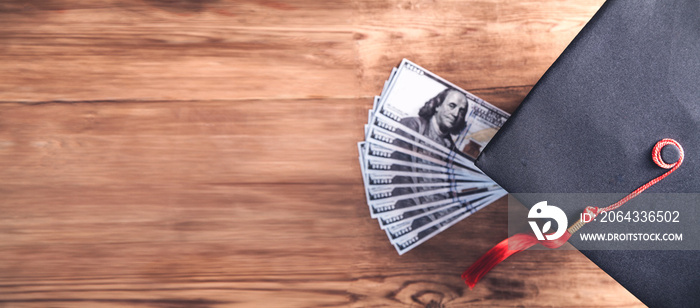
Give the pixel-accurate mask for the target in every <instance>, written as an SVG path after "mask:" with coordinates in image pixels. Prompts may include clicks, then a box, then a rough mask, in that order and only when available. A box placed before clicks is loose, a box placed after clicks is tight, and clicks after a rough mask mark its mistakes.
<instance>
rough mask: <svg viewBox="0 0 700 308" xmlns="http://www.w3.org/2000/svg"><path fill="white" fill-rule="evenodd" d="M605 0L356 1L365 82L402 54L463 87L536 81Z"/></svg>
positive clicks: (377, 84)
mask: <svg viewBox="0 0 700 308" xmlns="http://www.w3.org/2000/svg"><path fill="white" fill-rule="evenodd" d="M603 2H604V0H585V1H549V0H528V1H521V0H502V1H499V0H495V1H459V0H448V1H420V0H419V1H400V0H398V1H380V2H377V1H372V0H360V1H358V3H359V6H358V13H357V16H358V20H359V22H358V32H357V33H356V35H357V37H358V53H359V58H360V64H361V73H362V75H361V79H360V80H361V81H362V89H363V90H366V89H369V90H370V92H376V91H378V90H380V89H381V85H382V82H383V80H384V79H386V75H387V72H389V70H390V69H391V67H393V66H395V65H397V64H398V62H399V61H400V59H401V58H404V57H405V58H408V59H411V60H412V61H414V62H416V63H417V64H418V65H421V66H423V67H425V68H427V69H428V70H430V71H432V72H434V73H436V74H438V75H440V76H441V77H443V78H445V79H447V80H449V81H451V82H453V83H455V84H456V85H458V86H461V87H463V88H465V89H478V88H491V87H505V86H521V85H533V84H535V82H537V80H539V78H540V77H541V76H542V74H544V72H545V71H546V70H547V68H548V67H549V66H550V65H551V64H552V63H553V62H554V60H555V59H556V58H557V57H558V56H559V54H561V52H562V51H563V50H564V48H565V47H566V46H567V45H568V44H569V42H571V40H572V39H573V38H574V37H575V36H576V34H577V33H578V32H579V31H580V30H581V28H582V27H583V26H584V25H585V24H586V22H587V21H588V20H589V19H590V18H591V17H592V16H593V14H594V13H595V12H596V11H597V10H598V8H600V6H601V5H602V4H603Z"/></svg>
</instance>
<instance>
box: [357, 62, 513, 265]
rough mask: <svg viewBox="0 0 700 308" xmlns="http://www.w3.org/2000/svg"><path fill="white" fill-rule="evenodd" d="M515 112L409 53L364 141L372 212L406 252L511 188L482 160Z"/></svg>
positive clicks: (364, 172)
mask: <svg viewBox="0 0 700 308" xmlns="http://www.w3.org/2000/svg"><path fill="white" fill-rule="evenodd" d="M509 116H510V115H509V114H508V113H506V112H504V111H503V110H500V109H498V108H496V107H494V106H493V105H491V104H489V103H487V102H485V101H484V100H482V99H480V98H478V97H476V96H474V95H473V94H471V93H469V92H467V91H465V90H463V89H461V88H459V87H457V86H455V85H453V84H451V83H450V82H448V81H446V80H444V79H442V78H440V77H438V76H437V75H435V74H433V73H431V72H429V71H427V70H425V69H424V68H422V67H420V66H418V65H416V64H414V63H412V62H410V61H408V60H406V59H404V60H403V61H402V62H401V64H400V65H399V67H397V68H394V70H393V71H392V72H391V76H390V78H389V80H387V81H386V82H385V84H384V89H383V90H382V94H381V96H377V97H375V98H374V108H373V109H372V110H370V111H369V119H368V121H367V123H368V124H367V125H366V126H365V141H363V142H359V143H358V149H359V152H360V165H361V169H362V176H363V179H364V186H365V193H366V195H367V204H368V205H369V210H370V215H371V217H372V218H376V219H377V220H378V221H379V226H380V227H381V229H383V230H385V231H386V234H387V236H388V237H389V240H390V241H391V244H393V245H394V247H395V248H396V251H398V253H399V254H404V253H406V252H407V251H410V250H411V249H413V248H415V247H417V246H418V245H420V244H421V243H423V242H425V241H427V240H428V239H430V238H432V237H433V236H435V235H436V234H438V233H440V232H442V231H443V230H445V229H447V228H449V227H450V226H452V225H454V224H455V223H457V222H459V221H461V220H462V219H464V218H466V217H467V216H469V215H471V214H472V213H474V212H476V211H478V210H479V209H481V208H483V207H485V206H487V205H489V204H490V203H492V202H493V201H495V200H497V199H499V198H501V197H502V196H504V195H505V194H506V191H505V190H503V189H502V188H501V187H499V186H498V185H497V184H496V183H495V182H493V181H492V180H491V179H490V178H489V177H487V176H486V175H485V174H483V173H482V172H481V171H480V170H479V169H478V168H477V167H476V166H474V160H475V159H476V157H477V156H478V155H479V153H481V150H482V149H483V148H484V146H486V144H487V143H488V142H489V141H490V140H491V138H492V137H493V136H494V134H495V133H496V132H497V131H498V129H500V128H501V126H502V125H503V123H504V122H505V121H506V120H507V119H508V117H509Z"/></svg>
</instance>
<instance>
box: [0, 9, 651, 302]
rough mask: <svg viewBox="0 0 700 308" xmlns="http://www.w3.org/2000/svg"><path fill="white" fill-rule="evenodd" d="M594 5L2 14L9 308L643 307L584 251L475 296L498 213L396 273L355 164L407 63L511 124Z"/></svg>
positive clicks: (4, 276)
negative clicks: (380, 102) (387, 85)
mask: <svg viewBox="0 0 700 308" xmlns="http://www.w3.org/2000/svg"><path fill="white" fill-rule="evenodd" d="M601 3H602V0H596V1H592V0H591V1H589V0H587V1H551V0H540V1H506V0H502V1H497V0H480V1H410V2H409V1H365V0H356V1H302V0H297V1H265V0H254V1H213V0H210V1H186V0H175V1H173V0H169V1H168V0H163V1H153V0H143V1H140V0H128V1H70V2H69V1H64V0H52V1H3V2H2V3H0V168H2V170H3V172H0V196H2V201H1V202H0V307H76V306H84V307H465V306H474V307H512V306H527V307H551V306H556V307H582V306H586V307H606V306H612V307H637V306H643V305H642V304H641V303H639V301H638V300H637V299H636V298H634V296H632V295H631V294H629V293H628V292H627V291H626V290H625V289H624V288H622V287H621V286H620V285H619V284H617V283H616V282H615V281H614V280H613V279H611V278H610V277H609V276H607V275H606V274H605V273H604V272H602V271H601V270H600V269H598V268H597V267H596V266H595V265H594V264H592V263H591V262H590V261H588V260H587V259H586V258H585V257H584V256H583V255H582V254H580V253H579V252H577V251H556V252H553V251H528V252H526V253H522V254H519V255H517V256H516V257H513V258H511V259H509V260H507V261H506V262H504V263H503V264H502V265H500V266H499V267H498V268H496V269H495V270H494V271H493V272H492V273H490V274H489V275H488V276H487V277H486V279H485V280H484V281H483V282H482V283H481V284H480V285H478V286H477V287H476V288H475V289H474V290H469V289H468V288H467V287H466V286H465V285H464V283H463V282H462V281H461V280H460V278H459V274H460V273H461V272H462V270H464V268H466V267H467V266H468V265H469V264H470V263H471V262H473V261H474V260H476V259H477V258H478V257H479V256H480V255H481V254H482V253H483V252H485V251H486V250H487V249H488V248H490V247H491V246H492V245H494V244H495V243H497V242H498V241H500V240H501V239H503V238H504V237H505V236H506V224H507V221H506V220H507V218H506V217H507V215H506V201H505V199H501V200H499V201H498V202H496V203H494V204H492V205H490V206H489V207H487V208H485V209H484V210H482V211H480V212H478V213H476V214H475V215H473V216H472V217H469V218H468V219H466V220H464V221H463V222H461V223H458V224H456V225H455V226H453V227H451V228H450V229H449V230H447V231H445V232H444V233H442V234H440V235H438V236H437V237H435V238H434V239H432V240H430V241H428V242H426V243H424V244H423V245H421V247H419V248H417V249H415V250H414V251H411V252H410V253H408V254H406V255H404V256H401V257H399V256H397V255H396V252H395V251H394V249H393V247H391V246H390V245H389V242H388V240H387V239H386V236H385V234H384V233H383V232H382V231H381V230H379V228H378V225H377V223H376V221H374V220H372V219H370V217H369V213H368V211H367V208H366V204H365V202H364V193H363V189H362V183H361V178H360V171H359V166H358V163H357V154H356V145H355V142H357V141H358V140H360V139H362V125H363V124H364V123H365V122H366V117H367V109H369V108H371V96H373V95H376V94H379V91H380V89H381V86H382V84H383V81H384V79H385V78H386V77H387V76H388V74H389V72H390V69H391V67H393V66H394V65H396V64H398V62H399V61H400V59H401V58H402V57H407V58H410V59H412V60H414V61H416V62H417V63H419V64H421V65H423V66H425V67H427V68H428V69H431V70H433V71H434V72H435V73H437V74H439V75H441V76H444V77H445V78H447V79H448V80H451V81H453V82H455V83H456V84H458V85H460V86H462V87H464V88H466V89H468V90H470V91H472V92H473V93H474V94H476V95H478V96H480V97H482V98H484V99H486V100H487V101H490V102H492V103H494V104H495V105H497V106H499V107H501V108H503V109H505V110H506V111H509V112H512V111H513V110H515V108H516V107H517V106H518V104H519V102H520V101H521V100H522V98H523V97H524V96H525V95H526V94H527V92H528V91H529V90H530V88H531V87H532V85H533V84H534V83H535V82H536V80H537V79H538V78H539V76H541V75H542V73H544V71H545V70H546V69H547V67H548V66H549V65H550V64H551V63H552V62H553V61H554V59H555V58H556V57H557V55H558V54H559V53H560V52H561V51H562V50H563V49H564V48H565V46H566V45H567V44H568V42H569V41H570V40H571V39H572V38H573V37H574V36H575V35H576V33H577V32H578V31H579V30H580V28H581V27H582V26H583V25H584V24H585V22H586V21H587V20H588V19H589V18H590V17H591V16H592V15H593V13H594V12H595V10H596V9H597V8H598V7H599V6H600V5H601ZM543 261H546V262H543ZM590 294H596V295H595V296H590Z"/></svg>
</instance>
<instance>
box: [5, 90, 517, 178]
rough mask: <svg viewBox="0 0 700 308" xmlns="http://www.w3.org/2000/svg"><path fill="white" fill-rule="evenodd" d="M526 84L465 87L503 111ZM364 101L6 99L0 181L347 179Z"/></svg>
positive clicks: (354, 173) (354, 174)
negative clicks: (477, 88)
mask: <svg viewBox="0 0 700 308" xmlns="http://www.w3.org/2000/svg"><path fill="white" fill-rule="evenodd" d="M528 90H529V87H520V88H506V89H486V90H481V91H475V92H474V93H475V94H476V95H480V96H483V97H484V98H485V99H492V101H494V104H497V105H498V106H501V107H503V108H504V109H506V110H511V111H512V109H513V108H514V106H517V104H518V102H519V101H520V100H521V99H522V97H524V95H525V93H527V91H528ZM371 106H372V103H371V101H370V100H369V99H325V100H324V99H316V100H266V101H258V100H249V101H235V102H234V101H192V102H183V101H162V102H149V103H145V104H144V103H140V102H134V101H103V102H86V103H69V104H66V103H59V102H54V103H46V104H21V103H5V104H2V108H0V118H1V119H2V121H1V122H0V127H2V128H3V129H2V130H0V167H1V168H2V169H3V172H2V173H0V182H1V183H6V184H30V183H36V181H37V179H39V178H41V179H42V182H43V183H45V184H53V183H80V184H81V185H91V186H103V185H121V184H122V183H125V181H126V182H129V183H141V184H144V185H150V184H153V183H160V184H161V185H166V184H168V183H192V182H193V181H198V182H208V183H211V184H220V185H235V184H245V183H270V182H272V183H297V184H298V183H356V182H357V181H358V179H359V178H360V177H359V174H360V171H359V164H358V163H357V147H356V142H357V141H360V140H362V139H363V138H364V137H363V132H362V126H363V125H364V124H365V123H367V110H369V109H370V108H371ZM353 128H354V129H353Z"/></svg>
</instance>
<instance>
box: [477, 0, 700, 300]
mask: <svg viewBox="0 0 700 308" xmlns="http://www.w3.org/2000/svg"><path fill="white" fill-rule="evenodd" d="M663 138H672V139H675V140H677V141H678V142H679V143H680V144H681V145H682V146H683V148H684V150H685V160H684V162H683V164H682V166H681V167H680V168H679V169H678V170H676V171H675V172H674V173H673V174H671V175H670V176H669V177H667V178H666V179H664V180H663V181H661V182H659V183H658V184H656V185H654V186H653V187H651V188H649V189H648V190H647V192H644V193H653V192H664V193H673V192H678V193H699V192H700V177H699V176H698V175H699V174H700V173H699V172H698V171H700V167H699V166H700V1H697V0H656V1H652V0H644V1H639V0H609V1H607V2H606V3H605V4H604V5H603V7H602V8H601V9H600V10H599V11H598V13H596V15H595V16H594V17H593V19H591V21H590V22H589V23H588V24H587V25H586V26H585V27H584V29H583V30H582V31H581V33H579V35H578V36H577V37H576V38H575V39H574V41H573V42H572V43H571V44H570V45H569V46H568V47H567V49H566V50H565V51H564V52H563V54H562V55H561V56H560V57H559V59H557V61H556V62H555V63H554V64H553V65H552V66H551V67H550V69H549V70H548V71H547V72H546V73H545V75H544V76H543V77H542V78H541V80H540V81H539V82H538V83H537V85H536V86H535V87H534V88H533V89H532V91H531V92H530V93H529V94H528V96H527V97H526V98H525V100H524V101H523V102H522V104H521V105H520V107H519V108H518V109H517V110H516V111H515V112H514V113H513V115H512V116H511V118H510V119H509V120H508V122H506V124H505V125H504V126H503V128H502V129H501V130H500V131H499V132H498V134H497V135H496V136H495V137H494V139H493V140H492V141H491V142H490V143H489V144H488V146H487V147H486V148H485V149H484V150H483V152H482V153H481V155H480V156H479V158H478V160H477V162H476V165H477V166H478V167H479V168H481V169H482V170H483V171H484V172H485V173H486V174H487V175H489V176H490V177H491V178H492V179H494V180H495V181H496V182H497V183H499V184H500V185H501V186H502V187H503V188H505V189H506V190H507V191H509V192H511V193H630V192H632V191H633V190H635V189H636V188H637V187H639V186H641V185H642V184H644V183H646V182H647V181H649V180H651V179H653V178H655V177H657V176H659V175H661V174H663V173H664V172H666V170H665V169H661V168H659V167H658V166H656V165H655V164H654V163H653V162H652V160H651V149H652V148H653V146H654V144H655V143H656V142H657V141H659V140H661V139H663ZM667 148H668V147H666V148H664V149H663V150H662V158H664V161H666V162H667V163H672V162H674V161H675V159H677V157H678V153H677V151H676V152H674V151H675V149H673V148H670V149H667ZM699 201H700V200H699ZM698 203H699V204H700V202H698ZM606 205H607V204H604V205H602V206H606ZM562 209H563V210H564V211H565V212H566V213H567V216H575V215H578V213H580V212H581V211H582V210H583V209H582V208H578V207H576V208H574V207H566V205H562ZM574 245H575V243H574ZM582 253H583V254H584V255H586V256H587V257H588V258H589V259H591V260H592V261H593V262H595V263H596V264H597V265H598V266H600V268H602V269H603V270H604V271H605V272H607V273H608V274H610V275H611V276H612V277H613V278H614V279H616V280H617V281H618V282H619V283H620V284H622V285H623V286H624V287H626V288H627V289H628V290H629V291H630V292H631V293H632V294H634V295H635V296H637V298H639V299H640V300H641V301H642V302H644V303H645V304H646V305H648V306H650V307H700V253H698V251H627V250H625V251H582ZM573 270H575V269H572V271H573Z"/></svg>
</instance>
